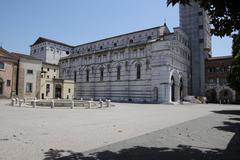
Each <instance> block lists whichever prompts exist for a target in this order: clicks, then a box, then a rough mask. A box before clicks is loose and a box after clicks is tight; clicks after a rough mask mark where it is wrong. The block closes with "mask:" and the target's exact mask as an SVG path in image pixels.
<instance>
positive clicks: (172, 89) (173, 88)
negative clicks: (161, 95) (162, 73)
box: [171, 77, 175, 102]
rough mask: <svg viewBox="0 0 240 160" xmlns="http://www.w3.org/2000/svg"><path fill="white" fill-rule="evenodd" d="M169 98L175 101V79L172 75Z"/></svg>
mask: <svg viewBox="0 0 240 160" xmlns="http://www.w3.org/2000/svg"><path fill="white" fill-rule="evenodd" d="M171 100H172V102H174V101H175V80H174V78H173V77H172V78H171Z"/></svg>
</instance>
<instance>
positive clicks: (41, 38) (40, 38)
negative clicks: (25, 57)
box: [31, 37, 73, 47]
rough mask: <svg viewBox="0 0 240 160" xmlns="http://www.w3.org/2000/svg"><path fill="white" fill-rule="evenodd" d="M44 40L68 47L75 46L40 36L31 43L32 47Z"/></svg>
mask: <svg viewBox="0 0 240 160" xmlns="http://www.w3.org/2000/svg"><path fill="white" fill-rule="evenodd" d="M43 42H51V43H55V44H59V45H63V46H66V47H73V46H71V45H68V44H65V43H62V42H59V41H55V40H51V39H47V38H44V37H39V38H38V39H37V40H36V41H35V42H34V43H33V44H32V45H31V47H32V46H34V45H37V44H40V43H43Z"/></svg>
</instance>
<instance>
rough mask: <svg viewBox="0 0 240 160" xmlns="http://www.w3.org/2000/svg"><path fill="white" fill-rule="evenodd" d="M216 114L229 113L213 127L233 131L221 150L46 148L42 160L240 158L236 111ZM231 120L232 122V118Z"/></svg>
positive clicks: (201, 159) (203, 159) (239, 124)
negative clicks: (88, 151) (227, 118)
mask: <svg viewBox="0 0 240 160" xmlns="http://www.w3.org/2000/svg"><path fill="white" fill-rule="evenodd" d="M214 113H216V114H225V115H231V117H229V121H224V122H223V126H216V127H214V128H216V129H218V130H221V131H225V132H232V133H235V134H234V136H233V138H232V139H231V141H230V142H229V144H228V146H227V148H226V149H225V150H220V149H204V148H196V147H193V146H186V145H178V146H177V148H156V147H143V146H135V147H133V148H126V149H122V150H120V151H118V152H112V151H108V150H107V151H102V152H96V153H91V154H90V155H84V154H83V153H80V152H79V153H77V152H72V151H64V150H54V149H50V150H49V151H48V152H45V158H44V160H239V158H240V123H239V122H236V121H240V120H239V119H240V118H239V117H238V116H240V111H239V110H236V111H234V110H223V111H214ZM231 120H234V121H235V122H232V121H231Z"/></svg>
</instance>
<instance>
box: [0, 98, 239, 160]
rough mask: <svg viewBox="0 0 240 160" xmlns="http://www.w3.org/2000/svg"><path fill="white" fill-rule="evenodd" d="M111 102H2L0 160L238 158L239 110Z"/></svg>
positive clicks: (226, 106)
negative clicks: (87, 105) (90, 105)
mask: <svg viewBox="0 0 240 160" xmlns="http://www.w3.org/2000/svg"><path fill="white" fill-rule="evenodd" d="M114 104H115V105H116V107H113V108H105V109H80V108H75V109H67V108H61V109H60V108H54V109H50V108H44V107H41V108H40V107H39V108H30V107H29V108H27V107H22V108H19V107H11V106H10V101H9V100H0V159H1V160H15V159H18V160H39V159H42V160H52V159H64V160H68V159H69V160H70V159H71V160H80V159H84V160H86V159H88V160H97V159H100V160H110V159H111V160H115V159H116V160H123V159H124V160H130V159H140V160H145V159H146V160H149V159H150V160H151V159H152V160H157V159H167V160H170V159H199V160H200V159H225V158H223V157H226V156H227V157H228V158H227V159H234V157H235V156H236V155H238V157H239V153H240V152H239V146H240V143H239V139H240V136H239V135H240V127H239V121H240V106H237V105H217V104H216V105H214V104H209V105H163V104H126V103H114ZM174 157H175V158H174ZM176 157H177V158H176ZM236 159H237V158H236Z"/></svg>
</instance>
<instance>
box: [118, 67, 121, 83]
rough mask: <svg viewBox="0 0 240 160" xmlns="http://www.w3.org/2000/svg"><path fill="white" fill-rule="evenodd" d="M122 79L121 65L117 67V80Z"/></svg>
mask: <svg viewBox="0 0 240 160" xmlns="http://www.w3.org/2000/svg"><path fill="white" fill-rule="evenodd" d="M120 79H121V66H118V67H117V80H120Z"/></svg>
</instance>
